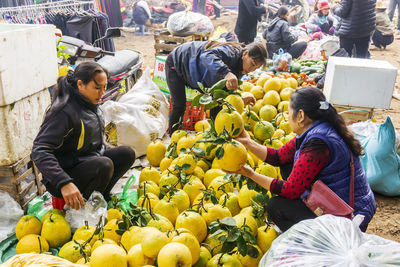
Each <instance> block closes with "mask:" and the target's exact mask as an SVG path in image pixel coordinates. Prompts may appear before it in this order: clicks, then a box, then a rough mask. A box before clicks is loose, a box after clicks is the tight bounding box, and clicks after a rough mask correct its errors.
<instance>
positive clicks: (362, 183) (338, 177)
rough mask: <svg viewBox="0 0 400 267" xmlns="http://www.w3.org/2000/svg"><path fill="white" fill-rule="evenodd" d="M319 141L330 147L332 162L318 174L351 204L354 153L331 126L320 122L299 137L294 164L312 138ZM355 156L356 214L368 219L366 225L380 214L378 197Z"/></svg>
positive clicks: (330, 159) (364, 222)
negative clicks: (351, 160) (377, 213)
mask: <svg viewBox="0 0 400 267" xmlns="http://www.w3.org/2000/svg"><path fill="white" fill-rule="evenodd" d="M312 138H318V139H321V140H322V141H324V142H325V143H326V144H327V145H328V147H329V153H330V156H329V161H328V162H327V164H326V166H325V167H324V168H323V169H322V170H321V171H320V172H319V173H318V175H317V176H316V179H321V180H322V181H323V182H324V183H325V184H326V185H327V186H328V187H329V188H330V189H331V190H332V191H333V192H335V193H336V194H337V195H338V196H339V197H340V198H342V199H343V200H344V201H346V202H347V203H349V202H350V201H349V198H350V196H349V190H350V150H349V148H348V146H347V145H346V143H345V142H344V140H343V139H342V137H340V135H339V134H338V133H337V132H336V130H335V129H334V128H333V127H332V126H331V125H330V124H329V123H328V122H321V121H316V122H314V123H313V124H312V125H311V126H310V127H309V128H308V129H307V130H306V131H305V132H304V133H303V134H301V135H300V136H297V138H296V153H295V156H294V162H296V160H297V158H298V157H299V155H300V151H301V149H302V148H303V146H304V144H306V143H307V142H308V141H309V140H310V139H312ZM353 156H354V206H355V207H354V215H357V214H361V215H364V216H365V219H364V221H363V224H368V223H369V222H370V221H371V219H372V216H373V215H374V214H375V211H376V204H375V197H374V194H373V193H372V190H371V188H370V186H369V184H368V182H367V178H366V176H365V173H364V170H363V168H362V166H361V163H360V159H359V157H358V156H355V155H353Z"/></svg>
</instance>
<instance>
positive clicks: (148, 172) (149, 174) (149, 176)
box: [139, 167, 161, 184]
mask: <svg viewBox="0 0 400 267" xmlns="http://www.w3.org/2000/svg"><path fill="white" fill-rule="evenodd" d="M160 177H161V173H160V172H159V171H158V170H157V169H156V168H154V167H146V168H144V169H143V170H142V171H141V172H140V175H139V183H142V182H144V181H153V182H155V183H156V184H158V183H159V181H160Z"/></svg>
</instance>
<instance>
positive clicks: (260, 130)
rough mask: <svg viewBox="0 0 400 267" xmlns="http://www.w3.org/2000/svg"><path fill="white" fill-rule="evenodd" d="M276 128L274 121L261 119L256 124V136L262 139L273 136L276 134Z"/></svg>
mask: <svg viewBox="0 0 400 267" xmlns="http://www.w3.org/2000/svg"><path fill="white" fill-rule="evenodd" d="M274 132H275V128H274V126H273V125H272V123H270V122H268V121H259V122H257V124H256V126H254V130H253V133H254V137H255V138H257V139H258V140H260V141H264V140H266V139H269V138H271V137H272V136H273V135H274Z"/></svg>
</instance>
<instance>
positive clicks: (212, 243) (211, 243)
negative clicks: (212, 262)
mask: <svg viewBox="0 0 400 267" xmlns="http://www.w3.org/2000/svg"><path fill="white" fill-rule="evenodd" d="M226 234H227V233H226V232H225V231H224V232H223V233H220V234H217V235H214V236H211V234H209V235H208V236H207V238H206V240H204V243H205V244H206V246H205V247H206V248H207V249H208V250H209V251H210V253H211V255H216V254H218V253H219V252H220V251H221V248H222V244H223V243H222V241H221V240H219V237H220V236H222V235H226Z"/></svg>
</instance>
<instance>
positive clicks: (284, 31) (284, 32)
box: [281, 23, 297, 45]
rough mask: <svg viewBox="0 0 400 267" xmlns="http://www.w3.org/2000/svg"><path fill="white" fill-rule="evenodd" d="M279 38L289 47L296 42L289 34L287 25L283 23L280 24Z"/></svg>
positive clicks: (294, 37)
mask: <svg viewBox="0 0 400 267" xmlns="http://www.w3.org/2000/svg"><path fill="white" fill-rule="evenodd" d="M281 37H282V40H283V42H284V43H285V44H289V45H291V44H293V43H294V42H296V40H297V38H296V36H294V35H293V34H292V33H291V32H290V30H289V25H288V23H283V24H282V27H281Z"/></svg>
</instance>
